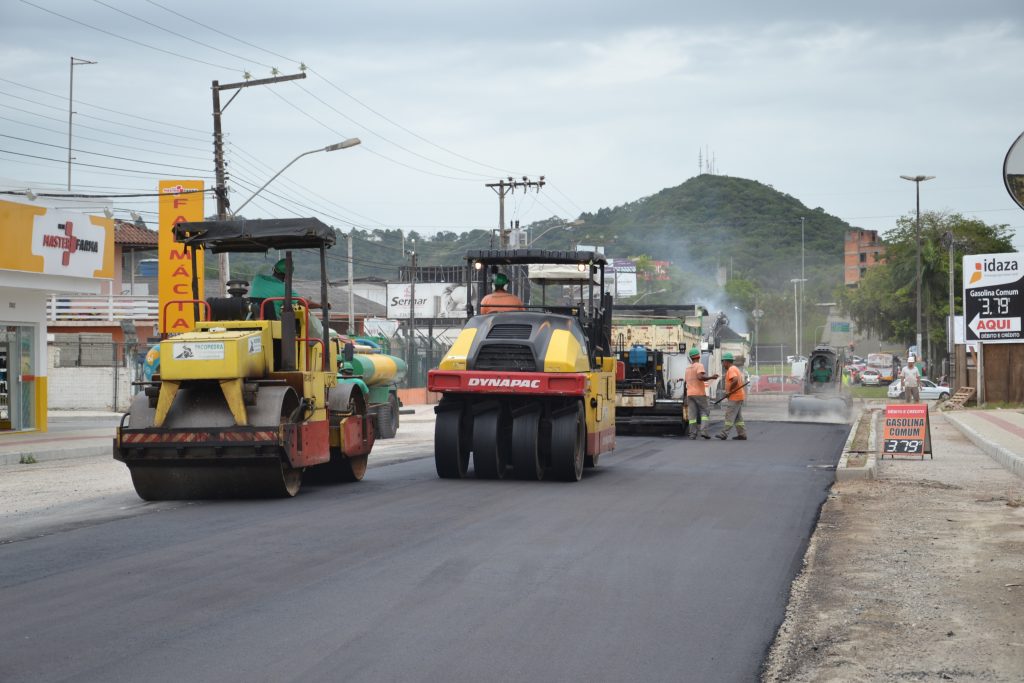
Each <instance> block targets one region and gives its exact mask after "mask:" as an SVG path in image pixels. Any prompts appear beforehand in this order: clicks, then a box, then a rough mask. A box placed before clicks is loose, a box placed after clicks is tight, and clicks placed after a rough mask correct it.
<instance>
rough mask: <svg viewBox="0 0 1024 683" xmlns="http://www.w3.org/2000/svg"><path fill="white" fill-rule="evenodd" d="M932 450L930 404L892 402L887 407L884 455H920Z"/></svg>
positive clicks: (884, 423) (884, 428)
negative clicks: (929, 419)
mask: <svg viewBox="0 0 1024 683" xmlns="http://www.w3.org/2000/svg"><path fill="white" fill-rule="evenodd" d="M931 452H932V444H931V425H930V424H929V421H928V406H927V405H926V404H924V403H891V404H889V405H887V406H886V407H885V417H884V422H883V427H882V456H883V457H884V456H885V455H886V454H888V455H889V456H890V457H893V456H896V455H919V456H921V459H922V460H923V459H924V454H925V453H928V454H929V455H930V454H931Z"/></svg>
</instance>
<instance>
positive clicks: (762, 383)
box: [750, 375, 804, 393]
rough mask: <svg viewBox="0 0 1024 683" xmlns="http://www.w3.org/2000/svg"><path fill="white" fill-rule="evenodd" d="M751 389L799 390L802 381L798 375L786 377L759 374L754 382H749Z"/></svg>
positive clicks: (769, 390)
mask: <svg viewBox="0 0 1024 683" xmlns="http://www.w3.org/2000/svg"><path fill="white" fill-rule="evenodd" d="M750 386H751V387H753V391H755V392H758V393H761V392H765V393H767V392H776V393H780V392H787V391H789V392H792V391H801V390H802V389H803V386H804V385H803V382H801V381H800V378H799V377H787V376H786V375H761V376H760V377H758V378H757V381H756V382H753V383H751V385H750Z"/></svg>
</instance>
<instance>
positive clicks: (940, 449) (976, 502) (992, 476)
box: [763, 413, 1024, 682]
mask: <svg viewBox="0 0 1024 683" xmlns="http://www.w3.org/2000/svg"><path fill="white" fill-rule="evenodd" d="M932 436H933V439H934V442H935V458H934V460H929V459H925V460H924V461H921V460H918V459H902V460H901V459H897V460H891V459H885V460H880V461H879V478H878V479H876V480H874V481H871V480H863V481H851V482H845V483H842V484H836V485H835V486H834V487H833V490H832V493H831V495H830V496H829V499H828V500H827V501H826V503H825V505H824V506H823V507H822V511H821V517H820V519H819V523H818V527H817V530H816V531H815V533H814V536H813V537H812V538H811V543H810V546H809V548H808V551H807V554H806V556H805V568H804V571H803V572H802V573H801V575H800V576H799V577H798V578H797V580H796V581H795V582H794V583H793V586H792V593H791V597H790V603H789V607H788V609H787V616H786V620H785V621H784V623H783V625H782V626H781V628H780V629H779V633H778V635H777V637H776V642H775V643H774V645H773V646H772V649H771V652H770V654H769V657H768V660H767V661H766V664H765V668H764V673H763V680H764V681H947V680H958V681H1007V682H1009V681H1015V682H1016V681H1021V680H1024V507H1022V505H1021V504H1022V502H1024V482H1022V481H1021V480H1020V479H1018V478H1016V477H1014V476H1013V475H1012V474H1010V473H1009V472H1007V471H1006V470H1004V469H1003V468H1002V467H1001V466H1000V465H998V464H997V463H996V462H995V461H993V460H992V459H991V458H989V457H988V456H987V455H985V454H984V453H983V452H981V451H980V450H979V449H978V448H977V447H975V446H974V445H973V444H972V443H970V442H969V441H968V440H967V439H965V438H964V437H963V436H962V435H961V434H960V432H959V431H957V430H956V428H955V427H953V425H951V424H949V423H948V422H947V421H946V420H945V418H944V417H943V416H942V415H941V414H938V413H933V419H932Z"/></svg>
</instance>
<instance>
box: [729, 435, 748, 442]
mask: <svg viewBox="0 0 1024 683" xmlns="http://www.w3.org/2000/svg"><path fill="white" fill-rule="evenodd" d="M732 440H733V441H746V440H747V435H746V434H737V435H736V436H734V437H732Z"/></svg>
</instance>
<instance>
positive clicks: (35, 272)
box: [0, 197, 114, 434]
mask: <svg viewBox="0 0 1024 683" xmlns="http://www.w3.org/2000/svg"><path fill="white" fill-rule="evenodd" d="M0 235H3V240H2V244H0V434H2V433H3V432H11V431H24V430H33V429H34V430H46V405H47V390H46V376H47V362H46V359H47V349H46V339H47V336H46V302H47V298H48V295H49V294H51V293H82V294H99V293H100V286H101V282H102V281H103V280H110V279H111V278H113V276H114V222H113V221H112V220H111V219H108V218H105V217H103V216H91V215H88V214H84V213H81V212H76V211H75V209H74V208H73V207H71V206H62V205H61V202H60V201H48V200H44V199H42V198H39V199H37V200H36V201H29V200H27V199H22V198H20V197H11V198H4V199H0Z"/></svg>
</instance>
